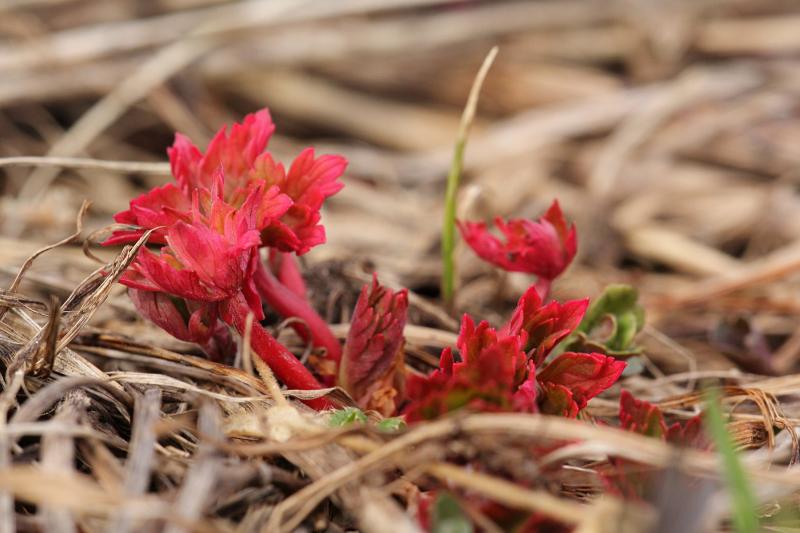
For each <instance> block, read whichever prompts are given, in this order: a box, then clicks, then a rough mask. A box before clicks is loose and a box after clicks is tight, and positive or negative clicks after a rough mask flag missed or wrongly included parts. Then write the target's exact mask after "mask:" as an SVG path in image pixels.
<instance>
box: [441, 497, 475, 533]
mask: <svg viewBox="0 0 800 533" xmlns="http://www.w3.org/2000/svg"><path fill="white" fill-rule="evenodd" d="M473 531H474V528H473V527H472V522H471V521H470V520H469V518H467V516H466V515H465V514H464V511H463V510H462V509H461V506H460V505H459V504H458V502H457V501H456V499H455V498H453V497H452V496H451V495H450V494H448V493H446V492H443V493H441V494H440V495H439V496H438V497H437V498H436V502H435V503H434V504H433V516H432V519H431V533H472V532H473Z"/></svg>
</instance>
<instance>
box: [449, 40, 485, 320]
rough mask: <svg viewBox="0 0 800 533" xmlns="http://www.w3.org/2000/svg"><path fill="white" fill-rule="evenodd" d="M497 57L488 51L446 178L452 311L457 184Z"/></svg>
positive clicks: (477, 78)
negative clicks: (485, 86)
mask: <svg viewBox="0 0 800 533" xmlns="http://www.w3.org/2000/svg"><path fill="white" fill-rule="evenodd" d="M496 56H497V47H496V46H495V47H494V48H492V49H491V50H490V51H489V54H488V55H487V56H486V59H484V60H483V64H482V65H481V68H480V70H479V71H478V74H477V76H475V81H474V82H473V83H472V89H471V90H470V92H469V98H467V105H466V107H464V112H463V113H462V115H461V124H460V125H459V127H458V135H457V137H456V145H455V150H454V152H453V161H452V163H451V164H450V172H449V173H448V175H447V191H446V193H445V204H444V220H443V222H442V287H441V290H442V298H443V299H444V301H445V304H446V305H447V307H448V308H450V307H451V306H452V304H453V298H454V296H455V285H456V281H455V280H456V268H455V257H454V253H455V247H456V244H455V243H456V199H457V196H458V184H459V182H460V181H461V171H462V169H463V167H464V150H465V149H466V146H467V137H468V136H469V129H470V126H471V125H472V121H473V120H474V118H475V110H476V108H477V107H478V96H479V95H480V91H481V86H482V85H483V81H484V80H485V79H486V74H487V73H488V72H489V68H490V67H491V66H492V63H493V62H494V58H495V57H496Z"/></svg>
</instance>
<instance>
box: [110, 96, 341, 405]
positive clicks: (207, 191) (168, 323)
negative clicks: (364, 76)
mask: <svg viewBox="0 0 800 533" xmlns="http://www.w3.org/2000/svg"><path fill="white" fill-rule="evenodd" d="M274 130H275V126H274V125H273V123H272V119H271V118H270V115H269V112H268V111H267V110H266V109H265V110H261V111H259V112H257V113H255V114H252V115H248V116H247V117H246V118H245V119H244V121H243V122H242V123H241V124H235V125H234V126H233V127H232V128H231V130H230V132H229V133H228V132H227V131H226V129H225V128H223V129H222V130H220V131H219V133H217V135H216V136H215V137H214V139H213V140H212V141H211V143H210V144H209V146H208V150H207V151H206V153H205V154H203V153H202V152H201V151H200V150H199V149H197V148H196V147H195V146H194V145H193V144H192V143H191V142H190V141H189V140H188V139H187V138H186V137H184V136H183V135H180V134H178V135H176V138H175V143H174V144H173V146H172V147H171V148H170V149H169V150H168V153H169V159H170V164H171V167H172V174H173V176H174V178H175V182H172V183H168V184H167V185H165V186H163V187H159V188H155V189H153V190H151V191H150V192H148V193H146V194H143V195H142V196H139V197H138V198H136V199H134V200H133V201H131V203H130V208H129V209H128V210H126V211H123V212H121V213H118V214H117V215H116V216H115V217H114V218H115V220H116V221H117V222H118V223H120V224H125V225H126V227H125V229H120V230H118V231H115V232H114V233H113V235H112V236H111V237H110V238H109V239H108V240H107V241H106V242H105V244H107V245H110V244H119V243H130V242H134V241H136V240H138V239H139V238H140V237H141V236H142V235H143V234H144V232H146V231H148V230H153V233H152V234H151V237H150V241H149V244H150V245H156V247H157V249H155V250H150V249H143V250H142V251H141V252H140V253H139V254H138V255H137V257H136V259H135V261H134V262H133V264H132V265H131V267H130V268H129V269H128V271H127V272H126V273H125V275H124V276H123V277H122V279H121V282H122V283H123V284H124V285H127V286H128V287H129V288H130V291H129V292H130V295H131V298H132V300H133V302H134V304H135V305H136V307H137V309H138V310H139V311H140V312H141V314H142V315H144V316H145V317H147V318H148V319H150V320H151V321H153V322H155V323H156V324H157V325H159V326H161V327H162V328H163V329H165V330H166V331H167V332H169V333H171V334H172V335H174V336H175V337H177V338H179V339H182V340H185V341H190V342H195V343H197V344H200V345H201V346H203V347H204V348H205V349H206V351H207V352H208V353H209V355H210V356H212V357H213V356H221V355H222V354H223V353H224V351H225V349H226V348H229V347H230V345H231V343H230V339H229V337H228V329H227V328H226V327H225V326H224V325H223V324H221V323H220V321H222V322H225V323H227V324H229V325H230V326H233V327H234V328H235V329H236V330H237V331H239V332H240V333H241V334H244V332H245V329H246V323H247V317H248V315H250V314H252V315H253V317H254V322H253V328H252V333H251V345H252V349H253V351H254V352H255V353H256V354H257V355H258V356H260V357H261V358H262V359H263V360H264V361H265V362H266V363H267V364H268V365H269V366H270V367H271V368H272V370H273V372H274V373H275V374H276V376H277V377H278V378H279V379H281V380H282V381H283V382H284V383H286V385H287V386H289V387H292V388H298V389H317V388H320V387H321V385H320V383H319V382H318V381H317V379H316V378H315V377H314V376H313V375H312V374H311V372H309V370H308V369H306V367H305V366H303V364H302V363H301V362H300V361H299V360H298V359H297V358H296V357H295V356H294V355H293V354H292V353H291V352H289V350H288V349H286V347H284V346H283V345H281V344H280V343H279V342H277V341H276V340H275V339H274V338H273V337H272V336H271V335H270V334H269V332H267V330H265V329H264V328H263V327H261V326H260V324H259V321H260V320H261V319H263V317H264V312H263V307H262V302H266V303H268V304H269V305H271V306H272V307H273V308H274V309H275V310H277V311H278V312H280V313H282V314H284V315H285V316H292V317H297V318H299V319H301V321H302V323H298V324H297V329H298V331H299V333H300V334H301V335H302V336H303V337H305V338H307V339H309V340H311V342H312V343H313V344H314V345H315V346H319V347H322V348H325V349H326V352H327V357H329V358H330V359H332V360H334V361H338V360H339V358H340V357H341V348H340V345H339V343H338V341H337V339H336V337H334V335H333V334H332V333H331V331H330V329H329V328H328V326H327V324H326V323H325V321H324V320H322V318H320V317H319V315H318V314H317V313H316V312H315V311H314V309H313V308H312V307H311V305H310V304H309V302H308V300H307V299H306V298H305V297H304V294H303V293H304V287H303V286H302V278H299V276H297V275H296V273H295V271H296V266H293V264H292V263H293V262H294V257H293V256H292V255H290V254H298V255H300V254H304V253H306V252H307V251H309V250H310V249H311V248H312V247H313V246H316V245H318V244H321V243H323V242H325V229H324V227H323V226H322V225H321V224H320V208H321V207H322V204H323V202H324V201H325V199H326V198H328V197H330V196H331V195H333V194H335V193H337V192H338V191H339V190H340V189H341V188H342V186H343V184H342V183H341V182H340V181H339V177H340V176H341V175H342V173H343V172H344V170H345V167H346V166H347V161H346V160H345V159H344V158H343V157H341V156H337V155H323V156H321V157H315V154H314V150H313V149H311V148H309V149H306V150H304V151H303V152H302V153H301V154H300V155H299V156H298V157H297V158H296V159H295V160H294V162H293V163H292V164H291V166H290V167H289V169H288V171H287V170H286V169H285V168H284V167H283V165H282V164H281V163H279V162H277V161H275V159H274V158H273V157H272V155H271V154H270V153H269V152H266V151H265V148H266V146H267V142H268V141H269V138H270V136H271V135H272V133H273V131H274ZM262 248H268V249H269V253H270V255H271V257H272V261H270V262H269V264H265V263H264V261H262V257H261V254H260V250H261V249H262ZM276 264H277V268H276V270H275V271H273V265H276ZM298 278H299V282H298ZM324 404H325V402H316V405H318V406H321V405H324Z"/></svg>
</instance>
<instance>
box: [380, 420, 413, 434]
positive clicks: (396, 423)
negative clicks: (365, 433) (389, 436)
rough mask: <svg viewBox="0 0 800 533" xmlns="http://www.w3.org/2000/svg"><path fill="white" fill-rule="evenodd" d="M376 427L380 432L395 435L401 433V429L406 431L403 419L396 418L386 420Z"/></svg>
mask: <svg viewBox="0 0 800 533" xmlns="http://www.w3.org/2000/svg"><path fill="white" fill-rule="evenodd" d="M375 427H376V428H378V431H383V432H386V433H394V432H395V431H400V430H401V429H405V427H406V422H405V420H403V419H402V418H401V417H399V416H396V417H394V418H384V419H383V420H381V421H380V422H378V423H377V424H375Z"/></svg>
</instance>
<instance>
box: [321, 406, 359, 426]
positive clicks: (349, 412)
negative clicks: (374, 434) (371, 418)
mask: <svg viewBox="0 0 800 533" xmlns="http://www.w3.org/2000/svg"><path fill="white" fill-rule="evenodd" d="M355 423H359V424H366V423H367V415H365V414H364V411H362V410H361V409H359V408H358V407H345V408H344V409H339V410H337V411H334V412H333V414H332V415H331V417H330V419H329V420H328V425H329V426H331V427H335V428H336V427H344V426H349V425H350V424H355Z"/></svg>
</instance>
